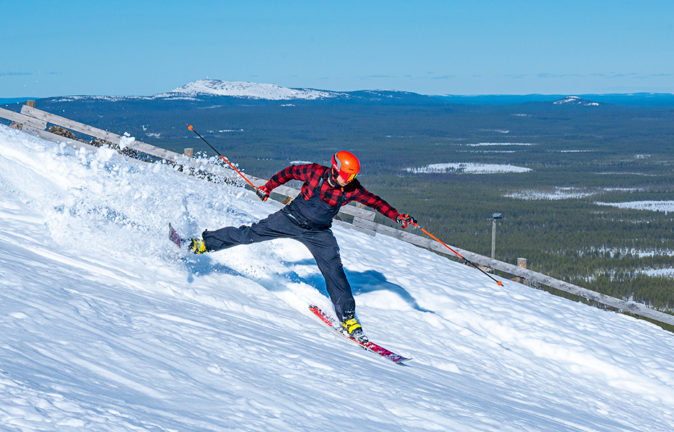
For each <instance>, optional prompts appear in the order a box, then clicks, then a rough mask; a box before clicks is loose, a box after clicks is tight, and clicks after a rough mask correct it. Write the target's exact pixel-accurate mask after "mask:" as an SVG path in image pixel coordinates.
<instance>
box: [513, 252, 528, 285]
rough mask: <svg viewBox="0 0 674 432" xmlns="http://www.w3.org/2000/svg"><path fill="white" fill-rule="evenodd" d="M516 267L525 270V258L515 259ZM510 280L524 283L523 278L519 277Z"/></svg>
mask: <svg viewBox="0 0 674 432" xmlns="http://www.w3.org/2000/svg"><path fill="white" fill-rule="evenodd" d="M517 267H520V268H523V269H525V268H527V259H526V258H517ZM512 280H514V281H515V282H519V283H524V278H523V277H520V276H515V277H514V278H513V279H512Z"/></svg>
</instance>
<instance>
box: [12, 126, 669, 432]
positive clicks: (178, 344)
mask: <svg viewBox="0 0 674 432" xmlns="http://www.w3.org/2000/svg"><path fill="white" fill-rule="evenodd" d="M279 168H281V167H279ZM364 175H365V177H364V178H363V179H362V181H363V182H364V183H365V184H367V173H366V172H365V173H364ZM0 193H1V194H2V199H1V200H0V222H1V223H0V276H1V277H0V288H1V289H0V347H1V348H2V349H1V350H0V394H1V395H2V397H1V398H0V424H1V425H2V428H3V430H9V431H37V430H59V431H69V430H72V431H75V430H77V431H79V430H105V431H110V430H114V431H139V430H143V431H144V430H152V431H164V430H166V431H169V430H181V431H196V430H198V431H216V430H217V431H219V430H273V431H298V430H300V431H301V430H306V431H314V430H324V431H332V430H334V431H337V430H388V431H403V430H404V431H409V430H414V431H448V430H450V431H518V432H519V431H607V432H608V431H610V432H615V431H670V430H672V429H673V428H674V393H673V392H672V388H673V387H674V365H673V364H672V358H674V345H673V344H672V335H671V334H670V333H668V332H666V331H664V330H662V329H660V328H659V327H657V326H655V325H652V324H649V323H647V322H644V321H639V320H636V319H633V318H630V317H627V316H624V315H620V314H616V313H612V312H605V311H600V310H598V309H595V308H592V307H589V306H586V305H583V304H580V303H575V302H572V301H568V300H564V299H561V298H558V297H554V296H552V295H549V294H547V293H545V292H542V291H537V290H534V289H531V288H528V287H525V286H523V285H520V284H517V283H514V282H507V281H506V282H505V286H504V287H499V286H497V285H496V284H494V283H493V282H492V281H491V280H489V279H488V278H486V277H484V275H482V274H481V273H479V272H477V271H475V270H472V269H470V268H469V267H466V266H463V265H460V264H458V263H454V262H451V261H449V260H447V259H445V258H443V257H441V256H439V255H436V254H433V253H431V252H428V251H425V250H422V249H418V248H416V247H414V246H411V245H409V244H406V243H402V242H399V241H397V240H395V239H392V238H387V237H384V236H377V237H374V238H372V237H368V236H366V235H364V234H361V233H359V232H358V231H353V230H348V229H343V228H339V227H337V228H335V229H334V231H335V235H336V236H337V239H338V241H339V242H340V243H341V245H342V258H343V260H344V264H345V268H346V271H347V276H348V277H349V279H350V281H351V283H352V285H353V287H354V292H355V296H356V301H357V303H358V305H359V308H358V313H359V317H360V319H361V321H362V322H363V325H364V328H365V330H366V332H367V333H368V334H369V336H370V337H371V338H372V339H373V340H375V341H376V342H378V343H381V344H382V345H384V346H386V347H389V348H391V349H393V350H395V351H397V352H400V353H401V354H404V355H407V356H411V357H413V358H414V361H413V362H411V363H410V366H409V367H401V366H397V365H395V364H393V363H391V362H389V361H386V360H384V359H381V358H379V357H377V356H375V355H373V354H370V353H367V352H365V351H362V350H360V349H358V348H357V347H355V346H353V345H352V344H351V343H349V342H348V341H346V340H345V339H343V338H341V337H339V336H336V335H333V333H332V332H331V331H330V330H329V329H328V328H327V327H326V326H325V325H323V324H322V323H320V322H319V321H318V320H317V319H316V317H314V316H313V315H312V314H311V313H310V312H309V311H308V309H307V305H309V304H310V303H316V304H318V305H319V306H320V307H322V308H323V309H325V310H331V308H330V302H329V300H328V299H327V298H326V294H325V288H324V285H323V282H322V278H321V276H320V274H319V273H318V269H317V268H316V266H315V264H314V262H313V261H312V259H311V256H310V254H309V253H308V252H307V251H306V250H305V249H304V248H303V246H301V245H300V244H299V243H295V242H293V241H291V240H277V241H273V242H269V243H264V244H257V245H252V246H247V247H244V246H241V247H236V248H233V249H229V250H227V251H222V252H218V253H214V254H209V255H206V256H188V255H185V254H183V253H181V252H180V251H178V250H177V248H175V246H174V245H173V244H171V243H170V242H169V241H168V239H167V238H166V226H167V223H168V222H169V221H171V222H173V223H174V225H175V226H176V227H177V228H179V229H180V230H181V231H182V232H183V233H185V234H191V235H196V234H199V233H200V232H201V230H203V229H204V228H211V229H213V228H218V227H220V226H223V225H230V224H233V225H237V224H245V223H250V222H253V221H255V220H256V219H258V218H261V217H263V216H265V215H267V214H269V213H270V212H272V211H275V210H276V208H277V207H276V205H275V204H271V203H262V202H260V201H259V200H258V199H257V198H256V197H255V196H254V194H252V193H250V192H247V191H245V190H243V189H241V188H237V187H235V186H228V185H218V184H213V183H207V182H203V181H200V180H198V179H195V178H191V177H187V176H185V175H183V174H182V173H178V172H175V171H174V170H173V169H172V168H170V167H169V166H167V165H162V164H154V165H150V164H143V163H140V162H136V161H133V160H128V159H125V158H123V157H121V156H120V155H118V154H116V153H114V152H112V151H111V150H109V149H105V148H100V149H98V150H96V151H94V152H90V151H86V150H78V151H77V150H73V149H71V148H69V147H66V146H65V145H55V144H52V143H49V142H46V141H42V140H40V139H37V138H33V137H30V136H28V135H25V134H24V133H22V132H19V131H15V130H12V129H9V128H7V127H5V126H0ZM394 204H395V203H394Z"/></svg>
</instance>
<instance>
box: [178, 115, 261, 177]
mask: <svg viewBox="0 0 674 432" xmlns="http://www.w3.org/2000/svg"><path fill="white" fill-rule="evenodd" d="M187 129H189V130H191V131H192V132H194V133H195V134H197V136H198V137H199V138H201V140H202V141H203V142H205V143H206V144H207V145H208V146H209V147H210V148H212V149H213V151H214V152H216V153H217V154H218V156H220V157H221V158H222V160H223V161H225V162H227V164H228V165H229V166H230V167H232V169H233V170H234V171H236V173H237V174H239V175H240V176H241V177H243V179H244V180H245V181H246V182H248V184H249V185H250V186H251V187H252V188H253V189H255V190H258V187H257V186H255V185H254V184H253V183H252V182H251V181H250V180H248V179H247V178H246V176H245V175H243V174H242V173H241V171H239V170H238V169H236V167H235V166H234V165H232V163H231V162H230V161H228V160H227V158H226V157H224V156H223V155H222V154H221V153H220V152H219V151H217V150H216V149H215V147H213V146H212V145H211V144H210V143H209V142H208V141H206V139H204V137H202V136H201V134H199V132H197V131H196V129H194V126H192V125H187Z"/></svg>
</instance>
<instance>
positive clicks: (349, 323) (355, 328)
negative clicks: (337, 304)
mask: <svg viewBox="0 0 674 432" xmlns="http://www.w3.org/2000/svg"><path fill="white" fill-rule="evenodd" d="M342 332H344V333H347V334H348V335H349V336H350V337H351V338H353V339H355V340H357V341H358V342H360V343H366V342H367V341H368V338H367V336H365V333H363V327H362V326H361V325H360V323H359V322H358V319H357V318H356V316H355V314H347V315H345V316H344V320H343V321H342Z"/></svg>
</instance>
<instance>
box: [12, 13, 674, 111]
mask: <svg viewBox="0 0 674 432" xmlns="http://www.w3.org/2000/svg"><path fill="white" fill-rule="evenodd" d="M0 10H1V11H2V14H1V16H0V40H2V41H3V44H2V46H3V49H2V54H0V98H10V97H22V96H34V97H46V96H57V95H75V94H90V95H94V94H95V95H152V94H156V93H160V92H164V91H168V90H172V89H174V88H176V87H179V86H181V85H183V84H185V83H187V82H190V81H194V80H197V79H202V78H213V79H222V80H229V81H254V82H263V83H274V84H279V85H282V86H286V87H311V88H320V89H328V90H358V89H395V90H407V91H414V92H419V93H424V94H461V95H473V94H529V93H542V94H582V93H629V92H666V93H674V1H671V0H668V1H648V0H643V1H609V0H606V1H592V0H586V1H554V2H553V1H543V0H539V1H479V0H476V1H395V0H389V1H348V0H347V1H320V0H313V1H254V0H248V1H189V2H188V1H170V0H164V1H140V0H136V1H112V0H111V1H79V0H71V1H67V0H64V1H31V0H21V1H17V0H0Z"/></svg>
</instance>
